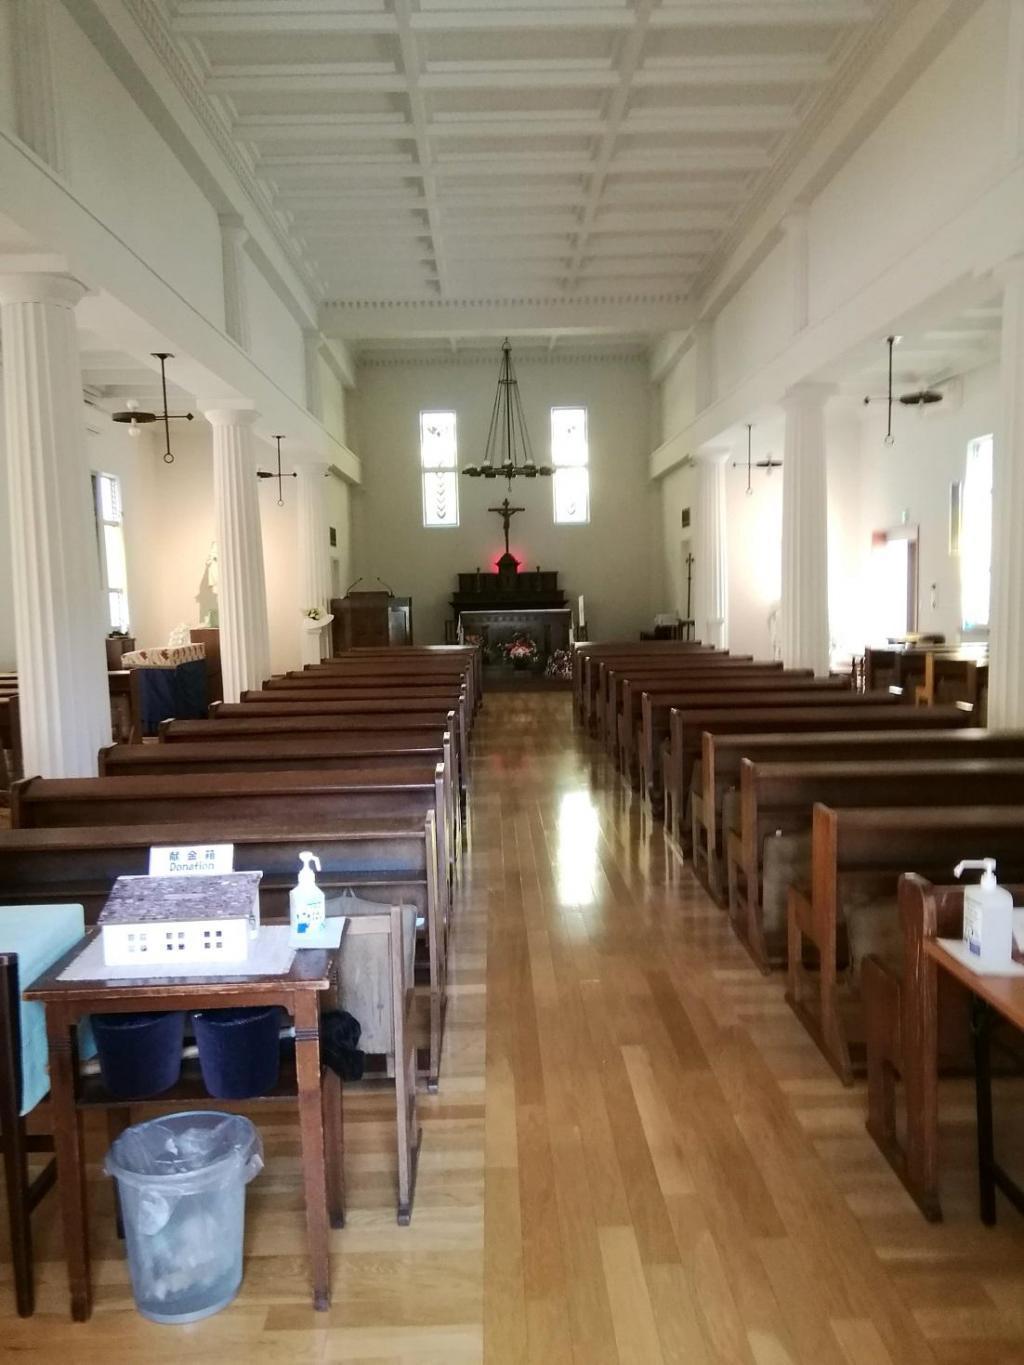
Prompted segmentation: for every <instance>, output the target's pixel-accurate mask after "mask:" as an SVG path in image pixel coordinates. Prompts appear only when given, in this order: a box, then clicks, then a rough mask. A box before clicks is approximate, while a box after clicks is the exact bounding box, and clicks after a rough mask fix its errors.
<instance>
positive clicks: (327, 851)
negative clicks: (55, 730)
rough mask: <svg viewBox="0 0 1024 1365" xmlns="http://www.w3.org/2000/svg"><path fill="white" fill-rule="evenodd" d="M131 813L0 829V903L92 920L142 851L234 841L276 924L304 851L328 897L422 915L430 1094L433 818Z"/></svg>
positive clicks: (137, 867)
mask: <svg viewBox="0 0 1024 1365" xmlns="http://www.w3.org/2000/svg"><path fill="white" fill-rule="evenodd" d="M37 780H39V779H37ZM83 780H86V779H83ZM93 780H95V779H93ZM107 780H112V779H107ZM133 780H134V779H130V778H118V779H116V781H117V782H120V783H129V782H131V781H133ZM280 810H281V807H280V806H279V811H280ZM135 814H137V815H138V817H139V818H137V819H136V818H133V819H130V820H129V821H128V822H126V823H124V824H122V825H105V826H102V827H96V826H95V825H93V826H89V825H85V824H83V825H80V826H72V827H65V828H57V827H53V828H45V829H44V828H30V829H25V828H17V829H13V830H0V904H4V905H23V904H24V905H29V904H48V903H50V902H53V901H60V900H66V901H67V900H69V901H75V902H77V903H80V904H81V905H83V906H84V908H85V915H86V922H87V923H95V921H96V918H97V916H98V915H99V912H100V911H101V910H102V908H103V906H104V904H105V903H106V899H107V897H108V896H109V894H110V891H111V888H112V887H113V884H114V882H115V880H116V879H117V878H118V877H119V876H129V875H132V876H141V875H145V874H146V872H147V871H148V866H149V849H150V848H151V847H153V846H158V845H166V844H174V845H181V844H193V843H194V844H209V843H211V842H214V843H230V844H233V845H234V849H235V869H236V871H239V872H247V871H259V872H262V873H263V879H262V881H261V883H260V906H261V911H262V913H263V915H264V917H265V918H266V919H268V920H278V921H282V920H287V918H288V894H289V892H290V890H291V888H292V887H293V886H294V885H295V879H296V875H297V871H298V867H299V858H298V855H299V852H300V851H301V850H303V849H307V848H312V849H313V850H314V851H315V852H316V854H317V856H318V857H319V858H320V862H321V866H322V871H321V872H319V873H317V881H318V883H319V884H320V886H321V887H322V888H323V890H324V892H325V894H326V895H327V896H328V897H330V896H331V895H332V894H340V893H344V892H352V893H354V894H356V895H358V896H359V897H361V898H364V899H366V900H370V901H376V902H379V903H381V904H382V905H386V906H390V905H395V904H402V905H413V906H414V907H415V908H416V910H417V913H418V915H419V916H420V917H421V918H422V921H423V925H424V933H425V936H426V947H427V957H428V963H429V973H430V998H429V1010H430V1017H429V1060H428V1068H427V1073H428V1086H429V1088H430V1089H431V1090H436V1089H437V1085H438V1077H439V1071H440V1060H441V1050H442V1044H443V1027H444V1013H445V1003H446V998H447V996H446V989H447V988H446V981H447V944H446V941H445V937H444V934H445V931H446V922H445V920H444V917H443V912H442V907H441V906H440V904H439V899H438V892H439V877H438V867H437V836H436V831H435V828H434V815H433V812H431V813H430V814H428V815H427V816H426V817H425V818H419V817H415V816H414V817H411V818H382V819H366V818H363V819H341V818H335V817H333V816H330V815H329V814H328V815H325V814H323V813H322V812H318V810H317V809H316V808H313V809H312V811H311V813H310V814H309V815H308V816H301V817H296V816H295V815H294V813H293V811H292V810H291V809H289V810H287V811H283V813H278V814H272V815H270V816H267V815H262V816H258V817H253V818H249V817H246V816H241V815H240V814H239V812H238V810H237V807H231V806H229V805H228V804H227V803H223V804H222V805H221V806H220V808H219V813H217V814H212V815H211V814H204V815H201V816H197V817H194V818H193V817H192V816H191V814H189V815H187V816H186V818H185V819H182V820H179V821H175V822H162V821H158V822H150V821H147V820H146V819H145V818H144V817H145V812H143V811H142V810H141V807H140V808H138V809H137V811H136V812H135Z"/></svg>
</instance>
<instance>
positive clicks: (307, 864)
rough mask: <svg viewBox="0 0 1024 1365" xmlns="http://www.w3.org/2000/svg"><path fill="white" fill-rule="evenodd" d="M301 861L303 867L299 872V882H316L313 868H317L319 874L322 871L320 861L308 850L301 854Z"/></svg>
mask: <svg viewBox="0 0 1024 1365" xmlns="http://www.w3.org/2000/svg"><path fill="white" fill-rule="evenodd" d="M299 861H300V862H301V863H302V867H301V869H300V871H299V881H300V882H302V881H311V882H312V881H316V878H315V877H314V875H313V867H314V866H315V867H316V870H317V872H319V871H320V870H321V869H320V859H319V858H318V857H317V856H316V854H315V853H312V852H310V851H309V850H308V849H307V850H306V851H305V852H303V853H300V854H299Z"/></svg>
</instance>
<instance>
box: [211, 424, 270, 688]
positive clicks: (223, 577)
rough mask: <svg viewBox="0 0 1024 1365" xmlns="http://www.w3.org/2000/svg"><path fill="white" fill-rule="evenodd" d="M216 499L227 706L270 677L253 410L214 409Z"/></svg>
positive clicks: (265, 585)
mask: <svg viewBox="0 0 1024 1365" xmlns="http://www.w3.org/2000/svg"><path fill="white" fill-rule="evenodd" d="M206 418H207V421H209V423H210V425H211V426H212V427H213V498H214V504H215V508H216V514H217V547H218V553H219V557H220V566H219V567H220V584H219V587H218V594H217V596H218V616H219V620H220V655H221V667H222V670H223V674H224V700H225V701H237V700H238V697H239V693H240V692H241V691H242V690H243V689H244V688H247V687H260V686H261V685H262V684H263V681H264V679H266V678H267V677H269V676H270V631H269V628H268V626H267V583H266V576H265V574H264V570H263V538H262V535H261V532H260V504H259V498H258V496H257V491H256V461H255V459H254V456H253V449H252V432H251V430H250V427H251V425H252V423H253V422H254V421H255V419H256V414H255V412H253V411H252V410H251V409H234V408H214V409H212V410H211V411H209V412H207V413H206Z"/></svg>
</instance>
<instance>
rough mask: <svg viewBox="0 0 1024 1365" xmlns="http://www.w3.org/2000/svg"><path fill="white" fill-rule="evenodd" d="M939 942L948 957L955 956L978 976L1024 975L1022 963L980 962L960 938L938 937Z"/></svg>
mask: <svg viewBox="0 0 1024 1365" xmlns="http://www.w3.org/2000/svg"><path fill="white" fill-rule="evenodd" d="M938 941H939V943H941V945H942V946H943V948H945V950H946V952H947V953H948V954H949V955H950V957H954V958H956V960H957V962H959V963H961V964H962V965H963V966H965V967H966V968H967V969H968V970H969V971H972V972H974V973H976V975H978V976H1024V964H1022V963H1020V962H1015V961H1012V960H1011V961H1010V962H1004V963H1002V964H1001V965H1000V966H998V967H991V966H987V965H984V964H982V963H981V962H979V961H978V959H977V958H976V957H975V956H974V955H973V954H972V953H971V950H970V949H969V948H968V946H967V944H966V943H965V942H964V941H963V939H962V938H940V939H939V940H938Z"/></svg>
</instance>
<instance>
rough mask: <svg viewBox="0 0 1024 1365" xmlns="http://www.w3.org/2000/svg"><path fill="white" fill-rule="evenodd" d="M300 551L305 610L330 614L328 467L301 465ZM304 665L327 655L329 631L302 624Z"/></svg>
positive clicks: (300, 577)
mask: <svg viewBox="0 0 1024 1365" xmlns="http://www.w3.org/2000/svg"><path fill="white" fill-rule="evenodd" d="M297 473H298V478H297V480H296V482H297V484H298V488H297V490H296V491H297V495H298V522H299V536H298V541H299V544H298V550H299V592H300V594H301V597H302V610H303V611H305V610H306V608H307V607H323V608H324V610H325V611H326V609H327V604H328V601H329V599H330V595H331V557H330V552H329V550H328V545H327V538H328V534H329V532H328V528H327V488H326V485H325V475H326V473H327V466H326V465H324V464H300V465H299V466H298V470H297ZM299 628H300V629H301V631H302V662H303V663H304V664H316V663H319V662H320V660H321V659H322V658H323V656H324V649H325V647H326V645H327V643H328V641H327V638H326V637H327V631H326V630H319V631H309V630H306V629H305V626H304V624H303V623H302V622H300V623H299Z"/></svg>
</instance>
